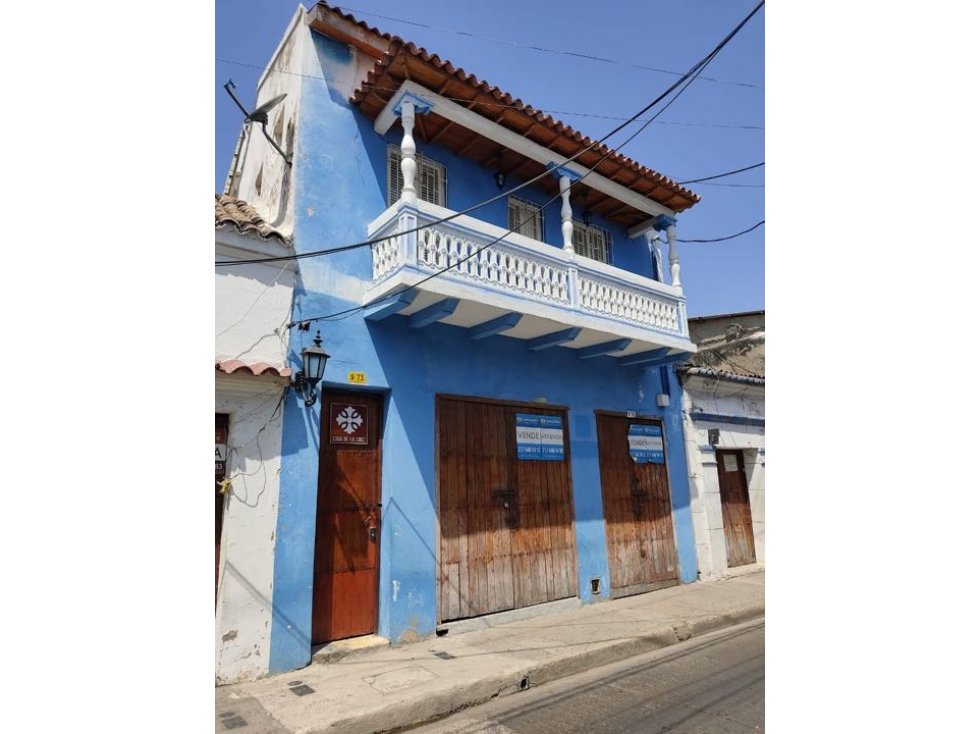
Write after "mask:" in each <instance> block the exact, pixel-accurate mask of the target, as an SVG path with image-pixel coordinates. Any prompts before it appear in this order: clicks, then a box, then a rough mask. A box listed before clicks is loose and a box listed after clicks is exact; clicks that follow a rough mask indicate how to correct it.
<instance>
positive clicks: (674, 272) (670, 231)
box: [666, 224, 680, 288]
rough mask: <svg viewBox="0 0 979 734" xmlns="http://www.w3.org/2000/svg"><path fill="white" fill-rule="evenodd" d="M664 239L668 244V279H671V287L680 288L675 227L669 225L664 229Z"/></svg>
mask: <svg viewBox="0 0 979 734" xmlns="http://www.w3.org/2000/svg"><path fill="white" fill-rule="evenodd" d="M666 239H667V240H668V241H669V243H670V277H671V278H672V279H673V283H672V285H675V286H676V287H677V288H679V287H680V256H679V255H678V254H677V251H676V225H675V224H671V225H669V226H668V227H667V228H666Z"/></svg>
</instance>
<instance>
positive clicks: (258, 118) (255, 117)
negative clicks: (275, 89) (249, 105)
mask: <svg viewBox="0 0 979 734" xmlns="http://www.w3.org/2000/svg"><path fill="white" fill-rule="evenodd" d="M285 98H286V95H285V94H280V95H279V96H278V97H273V98H272V99H270V100H269V101H268V102H266V103H265V104H263V105H261V106H260V107H259V108H258V109H256V110H255V111H254V112H252V113H251V114H250V115H248V119H249V120H251V121H253V122H259V123H268V121H269V110H271V109H272V108H273V107H275V106H276V105H277V104H279V102H281V101H282V100H284V99H285Z"/></svg>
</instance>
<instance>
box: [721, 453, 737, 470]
mask: <svg viewBox="0 0 979 734" xmlns="http://www.w3.org/2000/svg"><path fill="white" fill-rule="evenodd" d="M721 456H723V457H724V471H737V470H738V457H737V456H732V455H731V454H721Z"/></svg>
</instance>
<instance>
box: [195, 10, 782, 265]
mask: <svg viewBox="0 0 979 734" xmlns="http://www.w3.org/2000/svg"><path fill="white" fill-rule="evenodd" d="M764 4H765V0H761V2H759V3H758V5H756V6H755V8H754V9H753V10H752V11H751V12H750V13H749V14H748V15H747V16H746V17H745V18H744V20H742V21H741V22H740V23H739V24H738V25H737V26H736V27H735V28H734V30H733V31H731V32H730V33H729V34H728V35H727V36H726V37H725V38H724V39H723V40H722V41H721V42H720V43H719V44H718V45H717V46H716V47H715V48H714V50H713V51H711V52H710V53H709V54H708V55H707V56H705V57H704V58H703V59H701V60H700V61H698V62H697V63H696V64H694V65H693V66H692V67H691V68H690V70H689V71H688V72H687V75H686V76H685V77H683V78H681V79H679V80H677V81H676V82H674V83H673V84H671V85H670V87H669V88H668V89H667V90H666V91H665V92H663V93H662V94H660V95H659V96H658V97H656V99H654V100H653V101H652V102H650V103H649V104H647V105H646V106H645V107H643V108H642V109H641V110H640V111H639V112H637V113H636V114H635V115H633V116H632V117H631V118H630V119H629V120H627V121H626V122H624V123H622V124H621V125H618V126H616V127H615V128H614V129H613V130H611V131H610V132H609V133H607V134H606V135H604V136H603V137H601V138H599V139H598V140H596V141H594V142H592V143H591V144H590V145H589V146H587V147H586V148H583V149H581V150H580V151H578V152H577V153H575V154H574V155H573V156H571V157H570V158H566V159H565V160H564V161H562V162H561V163H559V164H557V166H556V167H557V168H561V167H564V166H567V165H568V164H569V163H572V162H574V161H575V160H577V159H578V158H580V157H581V156H582V155H584V154H585V153H587V152H588V151H589V150H591V149H592V148H594V147H596V146H598V145H601V144H602V143H604V142H605V141H606V140H608V139H609V138H610V137H612V136H613V135H615V134H616V133H618V132H619V131H620V130H622V129H624V128H625V127H627V126H628V125H630V124H631V123H632V122H635V120H636V119H637V118H638V117H640V116H641V115H644V114H645V113H646V112H648V111H649V110H650V109H651V108H653V107H654V106H656V105H657V104H658V103H659V102H661V101H662V100H663V99H665V98H666V97H667V96H669V95H670V94H671V93H672V92H673V91H674V90H675V89H677V88H678V87H680V86H681V85H683V84H684V82H685V81H687V80H688V79H689V78H690V77H691V75H695V73H699V72H700V71H701V70H702V69H703V68H704V67H706V66H707V64H709V63H710V61H712V60H713V59H714V57H715V56H716V55H717V54H718V53H719V52H720V51H721V49H723V48H724V46H726V45H727V44H728V42H729V41H730V40H731V39H732V38H734V36H735V35H736V34H737V33H738V31H740V30H741V28H743V27H744V25H745V24H746V23H747V22H748V21H749V20H751V18H752V17H753V16H754V15H755V13H757V12H758V11H759V10H760V9H761V8H762V6H763V5H764ZM694 78H696V77H695V76H694ZM684 88H685V87H684ZM668 106H669V105H667V107H668ZM665 109H666V107H664V108H663V110H660V112H659V113H657V115H658V114H661V113H662V112H663V111H665ZM654 119H655V116H654V117H653V118H652V119H651V120H649V121H648V122H646V123H644V126H645V125H649V124H650V123H651V122H652V120H654ZM643 129H644V128H643ZM614 152H615V150H614V149H610V150H609V152H608V154H606V156H605V157H603V158H602V159H601V160H600V161H599V162H598V163H597V164H595V165H596V166H597V165H600V164H601V163H603V162H604V161H605V160H606V159H607V158H608V157H609V156H610V155H612V153H614ZM592 170H594V169H592ZM550 174H551V171H550V170H545V171H543V172H542V173H540V174H538V175H537V176H534V177H533V178H531V179H528V180H527V181H524V182H523V183H521V184H519V185H517V186H515V187H513V188H512V189H509V190H508V191H503V192H500V193H499V194H497V195H496V196H493V197H491V198H489V199H486V200H485V201H482V202H479V203H477V204H474V205H472V206H470V207H468V208H466V209H463V210H462V211H458V212H453V213H452V214H451V215H449V216H447V217H442V218H441V219H436V220H434V221H432V222H429V223H427V224H424V225H420V226H418V227H414V228H412V229H408V230H405V231H404V232H401V233H400V234H402V235H404V234H413V233H415V232H420V231H421V230H423V229H427V228H429V227H433V226H435V225H438V224H442V223H444V222H448V221H451V220H453V219H456V218H458V217H461V216H463V215H465V214H468V213H470V212H473V211H476V210H477V209H481V208H482V207H484V206H487V205H489V204H492V203H494V202H497V201H500V200H501V199H504V198H507V197H509V196H510V195H512V194H513V193H515V192H517V191H520V190H521V189H524V188H526V187H528V186H530V185H531V184H533V183H536V182H537V181H539V180H541V179H543V178H545V177H546V176H549V175H550ZM385 239H387V237H376V238H372V239H367V240H364V241H362V242H355V243H352V244H348V245H343V246H341V247H334V248H329V249H325V250H314V251H311V252H305V253H299V254H295V255H282V256H279V257H266V258H253V259H247V260H245V259H241V260H217V261H215V263H214V264H215V266H234V265H242V264H247V263H269V262H282V261H284V260H302V259H305V258H310V257H318V256H320V255H328V254H333V253H338V252H347V251H349V250H354V249H357V248H360V247H369V246H370V245H374V244H377V243H378V242H382V241H383V240H385Z"/></svg>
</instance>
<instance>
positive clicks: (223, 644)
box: [214, 224, 295, 683]
mask: <svg viewBox="0 0 979 734" xmlns="http://www.w3.org/2000/svg"><path fill="white" fill-rule="evenodd" d="M214 250H215V257H216V259H219V260H236V259H255V258H259V257H268V256H282V255H288V254H290V253H291V252H292V250H291V248H290V247H287V246H286V245H284V244H283V243H282V242H280V241H279V240H278V239H276V238H273V239H270V240H265V239H262V238H261V237H258V236H257V235H254V234H240V233H238V232H237V230H236V229H235V228H234V226H233V225H228V224H225V225H222V226H221V227H220V228H217V229H216V230H215V246H214ZM294 281H295V265H294V263H293V262H291V261H286V262H285V263H267V264H256V265H234V266H230V267H215V269H214V295H215V308H214V328H215V331H214V334H215V344H214V350H215V359H216V360H217V361H225V360H230V359H238V360H241V361H243V362H245V363H246V364H255V363H258V362H264V363H267V364H269V365H271V366H273V367H275V368H276V369H281V368H283V367H285V366H287V365H286V348H287V347H288V339H289V333H288V329H286V325H287V324H288V323H289V320H290V318H291V315H292V296H293V287H294ZM288 384H289V380H288V379H287V378H283V377H279V376H277V375H276V376H272V375H260V376H255V375H253V374H252V373H250V372H240V373H236V374H232V375H228V374H225V373H223V372H218V371H216V372H215V385H214V411H215V412H216V413H227V414H229V436H228V459H227V473H226V476H227V477H230V478H231V488H230V491H229V492H228V494H227V495H226V498H225V506H224V520H223V527H222V533H221V556H220V560H221V563H220V568H219V569H218V599H217V606H216V609H215V615H214V625H215V636H214V637H215V678H216V680H217V682H219V683H231V682H234V681H240V680H246V679H250V678H257V677H260V676H262V675H265V674H266V673H267V672H268V670H269V662H268V661H269V644H270V640H271V637H270V635H271V622H272V579H273V549H274V547H275V546H274V543H275V525H276V520H277V517H278V502H279V467H280V463H281V458H280V456H281V448H282V407H281V406H280V405H279V403H280V400H281V398H282V396H283V393H284V391H285V390H287V389H288Z"/></svg>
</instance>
